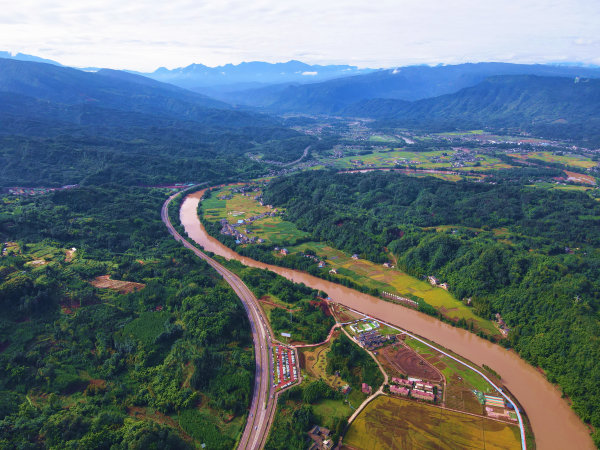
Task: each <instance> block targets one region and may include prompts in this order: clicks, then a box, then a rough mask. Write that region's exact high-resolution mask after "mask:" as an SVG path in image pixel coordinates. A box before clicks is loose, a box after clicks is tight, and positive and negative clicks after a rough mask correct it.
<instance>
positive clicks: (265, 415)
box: [160, 192, 277, 450]
mask: <svg viewBox="0 0 600 450" xmlns="http://www.w3.org/2000/svg"><path fill="white" fill-rule="evenodd" d="M180 193H181V192H178V193H176V194H173V195H171V196H170V197H169V198H168V199H167V200H166V201H165V203H164V204H163V206H162V209H161V213H160V215H161V219H162V221H163V222H164V224H165V225H166V226H167V229H168V230H169V233H171V235H173V237H174V238H175V240H177V241H179V242H181V243H182V244H183V245H184V247H187V248H189V249H190V250H192V251H193V252H194V253H195V254H196V256H198V257H199V258H201V259H203V260H204V261H206V262H207V263H208V264H209V265H210V266H211V267H213V268H214V269H215V270H216V271H217V272H218V273H219V274H220V275H221V276H222V277H223V278H224V279H225V281H226V282H227V283H229V285H230V286H231V288H232V289H233V290H234V291H235V293H236V294H237V295H238V297H239V298H240V300H241V301H242V304H243V305H244V308H245V309H246V313H247V314H248V320H249V322H250V328H251V331H252V340H253V343H254V355H255V358H256V372H255V375H254V389H253V396H252V403H251V405H250V412H249V415H248V421H247V422H246V428H245V429H244V433H243V434H242V438H241V439H240V442H239V446H238V448H239V449H244V450H245V449H252V450H254V449H258V448H262V447H263V446H264V444H265V442H266V439H267V436H268V434H269V429H270V428H271V423H272V422H273V417H274V415H275V406H276V403H277V398H276V396H275V395H274V392H273V386H272V385H271V381H270V380H271V373H272V367H271V365H272V355H273V351H272V347H271V337H272V336H271V331H270V329H269V326H268V325H267V323H268V322H267V321H266V319H265V317H264V314H263V312H262V309H261V308H260V306H259V305H258V301H257V299H256V297H255V296H254V294H253V293H252V292H251V291H250V289H248V287H247V286H246V285H245V284H244V283H243V281H242V280H241V279H240V278H239V277H238V276H237V275H235V274H234V273H233V272H231V271H230V270H228V269H226V268H225V267H224V266H222V265H221V264H219V263H218V262H217V261H215V260H214V259H212V258H211V257H209V256H208V255H206V254H205V253H203V252H202V251H200V250H198V249H197V248H196V247H194V246H193V245H192V244H190V243H189V242H188V241H187V240H186V239H185V238H184V237H183V236H182V235H181V234H179V233H178V232H177V230H175V228H174V227H173V225H172V224H171V220H170V219H169V204H170V203H171V201H172V200H173V199H174V198H175V197H177V196H178V195H179V194H180Z"/></svg>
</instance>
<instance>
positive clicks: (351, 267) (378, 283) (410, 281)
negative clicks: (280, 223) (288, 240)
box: [289, 242, 498, 335]
mask: <svg viewBox="0 0 600 450" xmlns="http://www.w3.org/2000/svg"><path fill="white" fill-rule="evenodd" d="M306 249H311V250H313V251H315V252H316V254H317V255H318V256H320V257H326V258H327V259H326V261H327V269H328V270H329V269H332V268H333V269H336V270H337V271H338V275H337V276H338V277H345V278H348V279H350V280H352V281H354V282H355V283H358V284H361V285H364V286H368V287H372V288H376V289H379V290H382V291H386V292H391V293H393V294H397V295H401V296H406V295H407V294H410V295H414V296H417V297H420V298H422V299H423V300H425V301H426V302H427V303H428V304H430V305H431V306H433V307H434V308H436V309H438V310H439V311H440V312H441V313H442V314H444V315H445V316H446V317H448V318H450V319H455V320H458V319H461V318H464V319H465V320H466V321H472V322H473V323H474V325H475V326H476V327H478V328H479V329H481V330H483V331H485V332H487V333H489V334H492V335H496V334H498V330H497V329H496V327H495V326H494V324H493V323H492V322H490V321H489V320H485V319H482V318H481V317H478V316H476V315H475V314H474V313H473V311H472V310H471V308H469V307H468V306H466V305H465V304H464V303H462V302H460V301H458V300H457V299H455V298H454V297H453V296H452V294H450V293H449V292H448V291H445V290H444V289H441V288H439V287H434V286H431V285H430V284H429V283H427V282H426V281H422V280H419V279H417V278H415V277H412V276H410V275H408V274H406V273H404V272H401V271H400V270H397V269H390V268H387V267H383V266H382V265H380V264H375V263H373V262H371V261H366V260H363V259H358V260H355V259H352V258H351V257H350V256H348V255H346V254H345V253H343V252H341V251H339V250H337V249H334V248H332V247H329V246H328V245H326V244H324V243H320V242H307V243H303V244H301V245H299V246H295V247H289V250H290V252H294V251H305V250H306Z"/></svg>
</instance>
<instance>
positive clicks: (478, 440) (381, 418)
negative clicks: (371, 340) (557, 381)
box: [344, 396, 520, 450]
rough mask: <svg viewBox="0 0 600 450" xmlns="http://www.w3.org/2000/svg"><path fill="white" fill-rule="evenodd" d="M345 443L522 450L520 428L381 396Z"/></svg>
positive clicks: (367, 446) (371, 446)
mask: <svg viewBox="0 0 600 450" xmlns="http://www.w3.org/2000/svg"><path fill="white" fill-rule="evenodd" d="M344 444H346V445H348V446H350V447H352V448H356V449H361V450H362V449H364V450H371V449H373V450H376V449H377V450H379V449H427V448H432V449H433V448H435V449H448V450H450V449H452V450H454V449H474V448H485V449H487V450H491V449H519V448H520V435H519V428H518V427H517V426H514V425H509V424H503V423H500V422H496V421H494V420H490V419H486V418H484V417H475V416H471V415H467V414H461V413H456V412H454V411H447V410H444V409H441V408H437V407H434V406H430V405H426V404H423V403H417V402H414V401H410V400H405V399H400V398H392V397H387V396H379V397H377V398H376V399H375V400H373V401H372V402H371V403H369V405H368V406H367V407H366V408H365V410H364V411H363V412H362V413H361V414H360V415H359V416H358V417H357V418H356V419H355V420H354V422H352V425H351V426H350V429H349V430H348V432H347V433H346V435H345V436H344Z"/></svg>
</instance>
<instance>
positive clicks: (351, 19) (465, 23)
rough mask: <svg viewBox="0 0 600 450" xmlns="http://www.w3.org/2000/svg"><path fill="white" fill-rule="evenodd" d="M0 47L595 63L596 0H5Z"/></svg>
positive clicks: (121, 54) (115, 55)
mask: <svg viewBox="0 0 600 450" xmlns="http://www.w3.org/2000/svg"><path fill="white" fill-rule="evenodd" d="M0 50H7V51H12V52H22V53H28V54H34V55H37V56H41V57H45V58H50V59H55V60H58V61H59V62H61V63H63V64H67V65H73V66H78V67H86V66H102V67H112V68H125V69H134V70H144V71H150V70H154V69H155V68H157V67H159V66H166V67H169V68H174V67H181V66H186V65H188V64H191V63H194V62H195V63H203V64H206V65H210V66H214V65H220V64H225V63H239V62H241V61H252V60H262V61H271V62H276V61H287V60H290V59H299V60H302V61H305V62H309V63H321V64H323V63H325V64H326V63H349V64H354V65H358V66H361V67H393V66H400V65H409V64H437V63H449V64H454V63H461V62H476V61H508V62H528V63H531V62H540V63H545V62H582V63H587V64H600V0H570V1H553V0H545V1H539V0H525V1H523V0H479V1H473V0H412V1H407V0H370V1H363V0H360V1H358V0H293V1H290V0H245V1H239V0H219V1H213V0H211V1H203V0H144V1H138V0H135V1H132V0H101V1H98V0H78V1H76V2H75V1H70V0H66V1H65V0H63V1H57V0H17V1H11V2H4V4H3V6H2V11H1V12H0Z"/></svg>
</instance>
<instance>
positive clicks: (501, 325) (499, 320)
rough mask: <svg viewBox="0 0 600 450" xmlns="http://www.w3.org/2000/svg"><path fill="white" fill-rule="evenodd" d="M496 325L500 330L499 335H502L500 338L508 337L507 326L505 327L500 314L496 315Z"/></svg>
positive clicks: (508, 329)
mask: <svg viewBox="0 0 600 450" xmlns="http://www.w3.org/2000/svg"><path fill="white" fill-rule="evenodd" d="M496 323H497V324H498V328H500V333H502V336H504V337H506V336H508V332H509V331H510V328H508V325H506V322H505V321H504V319H503V318H502V316H501V315H500V313H496Z"/></svg>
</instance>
